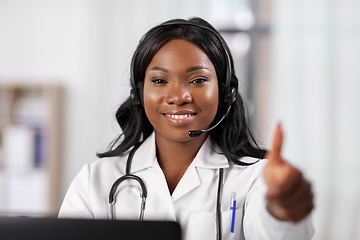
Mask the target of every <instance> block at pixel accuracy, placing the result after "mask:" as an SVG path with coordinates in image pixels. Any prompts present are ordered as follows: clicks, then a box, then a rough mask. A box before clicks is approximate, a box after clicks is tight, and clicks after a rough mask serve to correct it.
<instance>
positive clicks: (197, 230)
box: [184, 212, 216, 240]
mask: <svg viewBox="0 0 360 240" xmlns="http://www.w3.org/2000/svg"><path fill="white" fill-rule="evenodd" d="M215 219H216V217H215V213H212V212H206V213H195V214H192V215H191V216H190V219H189V231H187V232H188V236H184V239H191V240H195V239H196V240H211V239H216V223H215V221H216V220H215Z"/></svg>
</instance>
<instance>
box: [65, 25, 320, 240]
mask: <svg viewBox="0 0 360 240" xmlns="http://www.w3.org/2000/svg"><path fill="white" fill-rule="evenodd" d="M130 81H131V86H132V91H131V95H130V97H129V98H128V99H127V100H126V101H125V102H124V103H123V104H122V105H121V106H120V108H119V109H118V111H117V113H116V118H117V121H118V123H119V125H120V127H121V128H122V130H123V134H122V135H121V136H120V137H119V138H117V139H116V140H115V141H114V143H113V144H112V146H111V148H110V150H109V151H107V152H105V153H101V154H98V156H99V157H100V158H101V159H100V160H98V161H96V162H94V163H91V164H87V165H85V166H84V167H83V168H82V170H81V172H80V173H79V174H78V176H77V177H76V178H75V179H74V181H73V182H72V184H71V186H70V188H69V190H68V193H67V195H66V197H65V200H64V203H63V205H62V207H61V210H60V213H59V216H60V217H80V218H109V216H110V215H111V209H110V208H109V206H108V204H109V200H108V195H109V192H111V194H110V198H111V199H112V198H113V199H114V201H115V209H114V213H113V214H112V217H114V218H116V219H139V215H141V218H143V219H144V220H173V221H177V222H178V223H179V224H180V225H181V227H182V230H183V237H184V239H196V240H199V239H207V240H208V239H215V238H216V236H217V234H219V236H218V237H219V238H221V237H222V238H223V239H256V240H260V239H292V240H294V239H310V238H311V237H312V235H313V228H312V223H311V218H310V217H309V215H310V212H311V210H312V208H313V197H312V192H311V188H310V184H309V182H308V181H306V179H304V178H303V176H302V174H301V172H300V171H299V170H298V169H296V168H294V167H293V166H291V165H290V164H289V163H287V162H286V161H284V160H283V159H282V158H281V155H280V151H281V145H282V131H281V128H280V126H279V127H278V128H277V130H276V132H275V136H274V141H273V151H272V152H271V153H269V154H268V155H267V156H266V158H267V160H263V158H264V155H265V153H266V152H265V151H264V150H261V149H259V148H258V147H257V145H256V143H255V141H254V139H253V137H252V136H251V133H250V131H249V129H248V127H247V123H246V119H245V111H244V104H243V101H242V98H241V96H240V95H239V93H238V79H237V78H236V76H235V72H234V68H233V60H232V56H231V54H230V51H229V49H228V47H227V45H226V43H225V42H224V40H223V39H222V37H221V36H220V34H219V33H218V32H217V31H216V30H215V29H214V28H213V27H212V26H211V25H210V24H208V23H207V22H206V21H204V20H202V19H200V18H193V19H190V20H188V21H187V20H181V19H176V20H171V21H168V22H165V23H163V24H161V25H159V26H156V27H154V28H152V29H151V30H149V31H148V32H147V33H146V34H145V35H144V37H143V38H142V39H141V41H140V43H139V45H138V47H137V49H136V51H135V53H134V56H133V58H132V63H131V79H130ZM200 130H204V131H200ZM131 149H132V151H131V152H130V153H129V151H130V150H131ZM129 155H130V157H129ZM127 162H128V164H127ZM126 174H131V176H135V177H133V178H132V179H126V180H123V178H121V177H122V176H124V175H126ZM137 177H140V178H141V179H142V180H143V181H144V185H145V187H146V190H147V200H146V209H145V210H144V212H143V213H141V214H140V212H141V211H140V210H139V206H140V202H141V199H140V198H139V190H138V188H140V187H139V183H138V182H137V181H136V180H134V178H137ZM119 178H120V181H121V183H119V182H117V183H116V184H115V185H114V187H113V188H111V187H112V186H113V183H114V182H116V180H117V179H119ZM234 201H236V202H234ZM235 203H236V204H235Z"/></svg>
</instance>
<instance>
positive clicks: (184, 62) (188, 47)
mask: <svg viewBox="0 0 360 240" xmlns="http://www.w3.org/2000/svg"><path fill="white" fill-rule="evenodd" d="M180 68H181V70H183V71H187V72H189V71H192V70H197V69H208V70H211V71H212V70H213V71H215V68H214V65H213V64H212V62H211V60H210V59H209V58H208V56H207V55H206V53H205V52H204V51H203V50H202V49H201V48H200V47H198V46H197V45H196V44H194V43H192V42H189V41H186V40H182V39H176V40H171V41H169V42H167V43H166V44H165V45H164V46H162V47H161V48H160V49H159V51H158V52H157V53H156V54H155V55H154V57H153V58H152V60H151V62H150V64H149V65H148V67H147V72H148V71H149V70H152V69H157V70H162V71H164V72H166V71H171V70H175V69H177V70H179V69H180Z"/></svg>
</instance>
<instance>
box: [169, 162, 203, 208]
mask: <svg viewBox="0 0 360 240" xmlns="http://www.w3.org/2000/svg"><path fill="white" fill-rule="evenodd" d="M199 185H200V179H199V176H198V174H197V172H196V168H195V162H194V161H193V162H192V163H191V164H190V165H189V167H188V169H187V170H186V172H185V173H184V175H183V176H182V178H181V179H180V181H179V183H178V184H177V186H176V188H175V190H174V192H173V194H172V200H173V202H175V201H176V200H178V199H179V198H181V197H182V196H184V195H185V194H187V193H188V192H190V191H191V190H193V189H194V188H196V187H197V186H199Z"/></svg>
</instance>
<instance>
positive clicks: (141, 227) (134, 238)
mask: <svg viewBox="0 0 360 240" xmlns="http://www.w3.org/2000/svg"><path fill="white" fill-rule="evenodd" d="M0 239H1V240H35V239H36V240H97V239H101V240H113V239H124V240H142V239H149V240H181V229H180V226H179V224H178V223H176V222H169V221H126V220H94V219H57V218H31V217H0Z"/></svg>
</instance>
